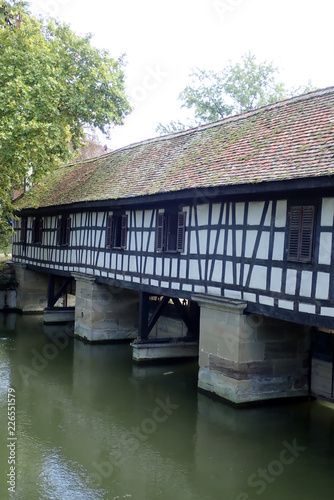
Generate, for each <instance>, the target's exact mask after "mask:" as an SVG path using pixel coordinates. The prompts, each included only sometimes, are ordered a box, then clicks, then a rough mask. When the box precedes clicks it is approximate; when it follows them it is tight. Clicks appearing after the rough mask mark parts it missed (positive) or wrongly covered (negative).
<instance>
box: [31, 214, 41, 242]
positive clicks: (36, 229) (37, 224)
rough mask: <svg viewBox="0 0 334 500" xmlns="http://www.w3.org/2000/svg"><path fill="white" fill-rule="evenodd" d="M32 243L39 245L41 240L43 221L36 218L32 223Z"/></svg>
mask: <svg viewBox="0 0 334 500" xmlns="http://www.w3.org/2000/svg"><path fill="white" fill-rule="evenodd" d="M31 239H32V243H33V244H34V245H41V244H42V240H43V219H41V218H39V217H36V218H35V219H33V221H32V238H31Z"/></svg>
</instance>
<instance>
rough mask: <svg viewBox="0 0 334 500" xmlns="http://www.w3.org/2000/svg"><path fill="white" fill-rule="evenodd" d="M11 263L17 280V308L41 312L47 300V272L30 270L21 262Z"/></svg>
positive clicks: (30, 311) (24, 311) (29, 311)
mask: <svg viewBox="0 0 334 500" xmlns="http://www.w3.org/2000/svg"><path fill="white" fill-rule="evenodd" d="M12 265H13V267H14V269H15V276H16V280H17V282H18V287H17V303H16V307H17V309H20V310H21V311H22V312H23V313H42V312H43V311H44V309H45V307H46V306H47V302H48V284H49V276H48V274H45V273H39V272H37V271H31V270H29V269H27V267H26V266H25V265H22V264H12Z"/></svg>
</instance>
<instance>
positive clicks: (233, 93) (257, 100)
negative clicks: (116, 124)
mask: <svg viewBox="0 0 334 500" xmlns="http://www.w3.org/2000/svg"><path fill="white" fill-rule="evenodd" d="M277 74H278V70H277V68H275V67H274V66H273V64H272V63H270V64H268V63H266V62H262V63H257V62H256V57H255V55H254V54H252V53H251V52H249V53H247V54H245V55H244V56H243V57H242V62H241V63H237V64H232V63H231V62H230V63H229V64H228V65H227V66H226V67H225V68H224V69H223V70H222V71H220V72H218V73H217V72H214V71H205V70H202V69H196V70H194V71H193V72H192V73H191V75H190V77H191V82H190V84H189V85H187V86H186V87H185V89H184V90H183V91H182V92H181V93H180V95H179V100H180V101H182V103H183V104H182V108H186V109H189V110H193V111H194V118H195V122H193V123H191V126H196V125H200V124H203V123H209V122H212V121H216V120H220V119H222V118H225V117H226V116H230V115H232V114H237V113H242V112H245V111H248V110H250V109H255V108H258V107H260V106H264V105H266V104H269V103H271V102H276V101H280V100H282V99H285V98H287V97H291V96H292V95H297V94H298V93H299V94H301V93H303V92H307V91H310V90H313V86H312V84H311V83H310V82H309V83H308V85H307V86H305V87H299V88H298V89H295V90H288V89H287V88H286V86H285V85H284V84H283V83H281V82H278V81H277ZM188 125H189V123H188ZM185 128H186V125H185V124H182V123H181V122H176V121H172V122H170V123H169V124H168V125H163V124H161V123H160V124H159V126H158V128H157V132H159V133H171V132H176V131H178V130H184V129H185Z"/></svg>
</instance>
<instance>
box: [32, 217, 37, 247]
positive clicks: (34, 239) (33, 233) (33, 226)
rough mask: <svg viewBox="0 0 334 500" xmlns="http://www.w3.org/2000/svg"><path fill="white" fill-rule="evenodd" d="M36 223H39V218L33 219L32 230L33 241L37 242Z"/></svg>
mask: <svg viewBox="0 0 334 500" xmlns="http://www.w3.org/2000/svg"><path fill="white" fill-rule="evenodd" d="M36 225H37V219H33V221H32V227H31V229H32V231H31V243H33V244H34V243H36Z"/></svg>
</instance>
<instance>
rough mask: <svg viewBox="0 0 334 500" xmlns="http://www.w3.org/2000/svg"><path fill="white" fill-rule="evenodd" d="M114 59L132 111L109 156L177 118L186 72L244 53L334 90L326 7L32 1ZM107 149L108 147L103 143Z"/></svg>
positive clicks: (333, 45) (183, 0)
mask: <svg viewBox="0 0 334 500" xmlns="http://www.w3.org/2000/svg"><path fill="white" fill-rule="evenodd" d="M30 4H31V7H32V10H33V12H34V13H35V14H43V15H47V14H50V15H52V16H53V17H57V18H59V19H60V20H61V21H64V22H66V23H68V24H69V25H70V26H71V28H72V29H73V30H74V31H75V32H76V33H78V34H85V33H92V34H93V35H94V38H93V44H94V45H96V46H97V47H99V48H105V49H107V50H109V52H110V54H111V56H113V57H115V58H117V57H119V56H120V55H121V54H123V53H126V61H127V66H126V69H125V71H126V76H127V92H128V95H129V97H130V100H131V102H132V104H133V106H134V111H133V112H132V114H131V115H130V116H129V117H128V118H127V119H126V122H125V125H123V126H122V127H117V128H116V129H115V131H114V132H113V136H112V140H111V141H108V145H109V147H110V148H112V149H116V148H118V147H121V146H124V145H127V144H130V143H133V142H136V141H140V140H143V139H148V138H151V137H154V136H155V135H156V132H155V129H156V127H157V125H158V123H159V122H163V123H166V122H169V121H170V120H172V119H177V118H182V116H183V115H182V113H181V112H180V102H179V101H178V100H177V97H178V94H179V93H180V91H181V90H182V89H183V88H184V87H185V85H186V83H187V75H189V73H190V71H191V69H192V68H195V67H199V68H204V69H215V70H219V69H222V68H223V67H224V66H225V65H226V64H227V63H228V61H229V60H232V62H237V61H239V60H240V58H241V56H242V55H243V54H244V53H245V52H248V51H251V52H253V53H254V54H255V55H256V57H257V60H258V62H262V61H264V60H265V61H267V62H271V61H273V62H274V64H275V65H276V66H277V67H279V69H280V74H281V80H282V81H284V82H285V83H286V84H287V85H288V86H294V87H298V86H299V85H302V84H306V83H307V81H308V80H312V83H313V84H314V85H315V86H316V87H319V88H323V87H328V86H331V85H334V65H333V53H334V29H333V19H334V2H333V1H332V0H317V1H314V0H168V1H166V0H164V1H162V0H93V1H92V0H31V1H30ZM106 142H107V141H106Z"/></svg>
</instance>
